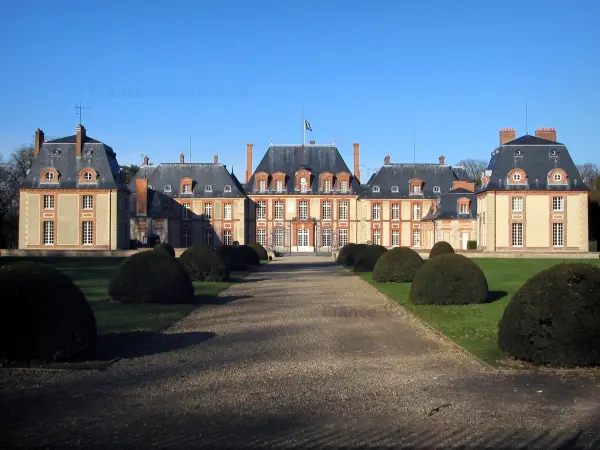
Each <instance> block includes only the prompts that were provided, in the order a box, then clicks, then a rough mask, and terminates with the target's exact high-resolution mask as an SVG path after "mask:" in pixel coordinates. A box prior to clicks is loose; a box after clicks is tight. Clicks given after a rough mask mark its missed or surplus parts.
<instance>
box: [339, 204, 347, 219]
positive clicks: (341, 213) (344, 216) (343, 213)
mask: <svg viewBox="0 0 600 450" xmlns="http://www.w3.org/2000/svg"><path fill="white" fill-rule="evenodd" d="M338 216H339V217H338V219H339V220H348V202H347V201H346V200H343V201H341V202H340V210H339V212H338Z"/></svg>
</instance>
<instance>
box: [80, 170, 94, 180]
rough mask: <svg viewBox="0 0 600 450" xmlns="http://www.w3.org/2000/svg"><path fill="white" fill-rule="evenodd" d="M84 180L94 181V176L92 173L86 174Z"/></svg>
mask: <svg viewBox="0 0 600 450" xmlns="http://www.w3.org/2000/svg"><path fill="white" fill-rule="evenodd" d="M83 179H84V180H85V181H92V180H93V179H94V175H92V172H85V173H84V174H83Z"/></svg>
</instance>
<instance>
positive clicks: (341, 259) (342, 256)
mask: <svg viewBox="0 0 600 450" xmlns="http://www.w3.org/2000/svg"><path fill="white" fill-rule="evenodd" d="M357 249H358V244H354V243H350V244H346V245H344V246H343V247H342V248H341V249H340V252H339V253H338V255H337V259H336V261H337V262H338V263H339V264H342V265H343V266H352V265H354V256H355V254H356V250H357Z"/></svg>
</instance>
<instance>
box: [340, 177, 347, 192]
mask: <svg viewBox="0 0 600 450" xmlns="http://www.w3.org/2000/svg"><path fill="white" fill-rule="evenodd" d="M347 191H348V182H347V181H346V180H342V181H340V192H341V193H346V192H347Z"/></svg>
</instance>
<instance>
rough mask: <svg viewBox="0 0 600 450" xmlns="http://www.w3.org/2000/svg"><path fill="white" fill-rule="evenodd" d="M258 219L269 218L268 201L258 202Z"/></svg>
mask: <svg viewBox="0 0 600 450" xmlns="http://www.w3.org/2000/svg"><path fill="white" fill-rule="evenodd" d="M256 220H267V202H266V201H264V200H261V201H259V202H256Z"/></svg>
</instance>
